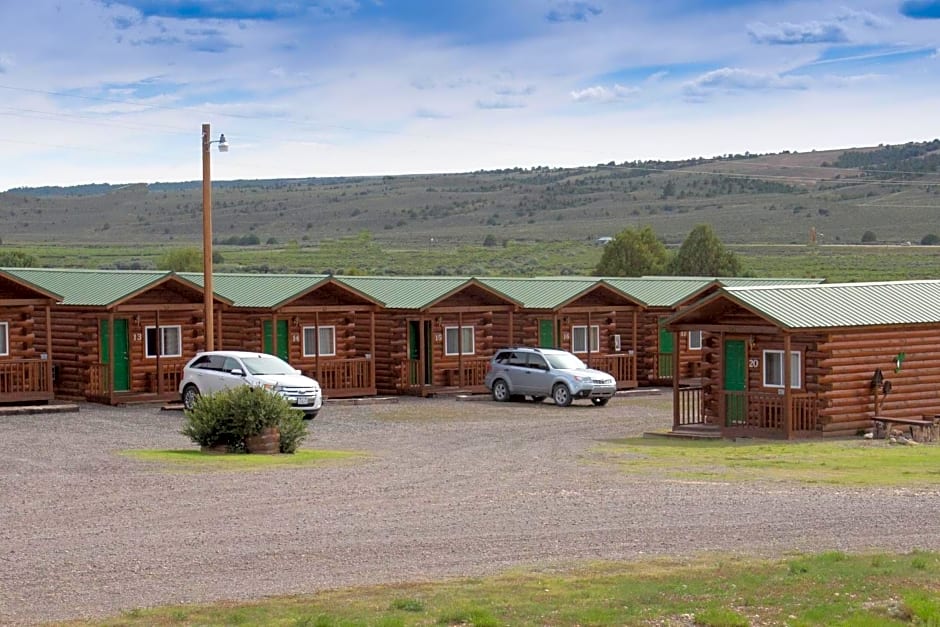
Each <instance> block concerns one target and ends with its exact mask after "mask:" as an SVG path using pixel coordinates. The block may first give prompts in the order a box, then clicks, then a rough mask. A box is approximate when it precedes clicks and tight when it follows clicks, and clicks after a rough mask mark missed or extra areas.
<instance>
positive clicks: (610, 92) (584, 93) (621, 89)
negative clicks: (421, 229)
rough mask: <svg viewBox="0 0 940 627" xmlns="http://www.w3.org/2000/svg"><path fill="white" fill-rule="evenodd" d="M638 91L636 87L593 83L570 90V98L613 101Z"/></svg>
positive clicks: (580, 100) (582, 100)
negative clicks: (606, 85) (592, 84)
mask: <svg viewBox="0 0 940 627" xmlns="http://www.w3.org/2000/svg"><path fill="white" fill-rule="evenodd" d="M638 93H640V89H639V88H637V87H625V86H623V85H613V86H611V87H605V86H604V85H595V86H594V87H587V88H585V89H580V90H576V91H573V92H571V99H572V100H574V101H575V102H614V101H615V100H624V99H626V98H630V97H632V96H635V95H636V94H638Z"/></svg>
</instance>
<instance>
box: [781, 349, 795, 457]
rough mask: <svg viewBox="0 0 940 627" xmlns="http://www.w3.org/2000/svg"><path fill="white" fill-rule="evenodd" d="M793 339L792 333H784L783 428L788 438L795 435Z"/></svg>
mask: <svg viewBox="0 0 940 627" xmlns="http://www.w3.org/2000/svg"><path fill="white" fill-rule="evenodd" d="M791 349H792V346H791V340H790V334H789V333H784V334H783V422H784V425H783V428H784V433H785V434H786V436H787V439H788V440H789V439H790V438H792V437H793V421H792V415H791V414H792V409H791V407H790V406H791V404H792V393H791V391H790V385H791V383H792V381H791V380H790V379H791V378H792V373H791V372H790V359H791V356H790V355H791V353H790V351H791Z"/></svg>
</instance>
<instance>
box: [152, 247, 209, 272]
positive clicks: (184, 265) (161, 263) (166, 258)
mask: <svg viewBox="0 0 940 627" xmlns="http://www.w3.org/2000/svg"><path fill="white" fill-rule="evenodd" d="M157 269H158V270H170V271H172V272H198V271H200V270H202V251H201V250H200V249H198V248H192V247H190V248H174V249H173V250H168V251H167V252H166V253H164V254H163V255H162V256H161V257H160V258H159V259H158V260H157Z"/></svg>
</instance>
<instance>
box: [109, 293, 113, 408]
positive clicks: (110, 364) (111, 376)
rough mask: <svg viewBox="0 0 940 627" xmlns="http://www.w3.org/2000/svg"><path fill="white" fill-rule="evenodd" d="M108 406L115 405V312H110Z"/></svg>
mask: <svg viewBox="0 0 940 627" xmlns="http://www.w3.org/2000/svg"><path fill="white" fill-rule="evenodd" d="M108 337H109V338H110V340H111V341H110V342H108V404H109V405H114V312H113V311H109V312H108Z"/></svg>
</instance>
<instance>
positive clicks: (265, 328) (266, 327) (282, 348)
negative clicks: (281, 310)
mask: <svg viewBox="0 0 940 627" xmlns="http://www.w3.org/2000/svg"><path fill="white" fill-rule="evenodd" d="M262 333H263V334H264V352H266V353H268V354H269V355H277V356H278V357H280V358H281V359H283V360H284V361H288V362H289V361H290V351H288V349H287V320H278V321H277V352H275V350H274V341H273V340H272V338H271V321H270V320H265V321H264V324H263V325H262Z"/></svg>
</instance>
